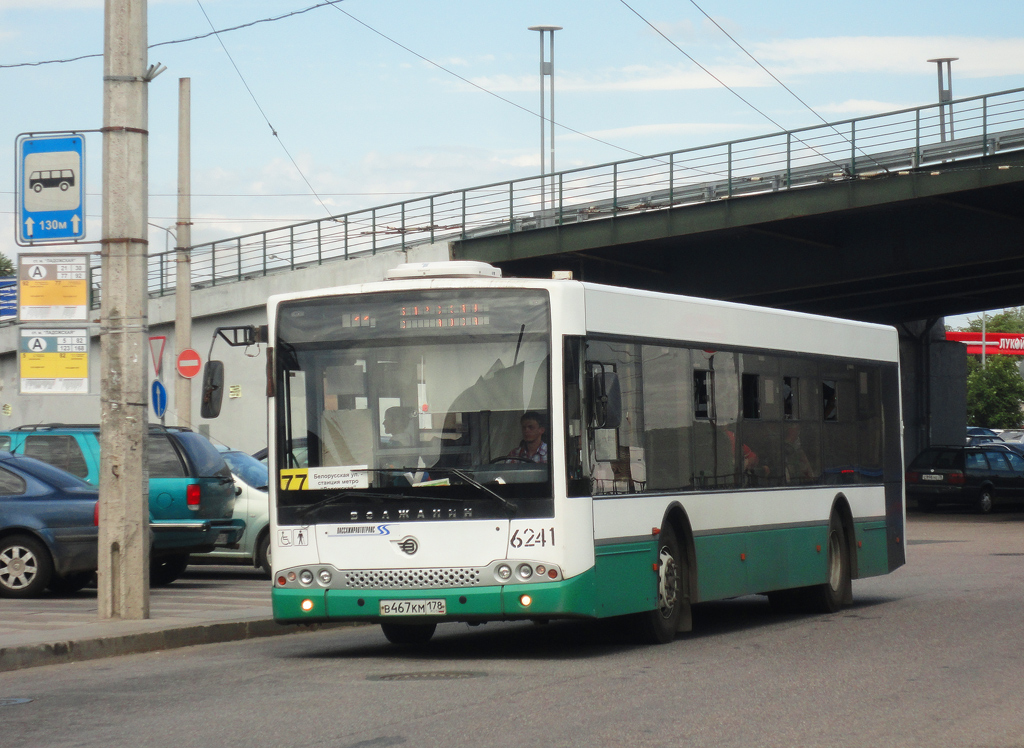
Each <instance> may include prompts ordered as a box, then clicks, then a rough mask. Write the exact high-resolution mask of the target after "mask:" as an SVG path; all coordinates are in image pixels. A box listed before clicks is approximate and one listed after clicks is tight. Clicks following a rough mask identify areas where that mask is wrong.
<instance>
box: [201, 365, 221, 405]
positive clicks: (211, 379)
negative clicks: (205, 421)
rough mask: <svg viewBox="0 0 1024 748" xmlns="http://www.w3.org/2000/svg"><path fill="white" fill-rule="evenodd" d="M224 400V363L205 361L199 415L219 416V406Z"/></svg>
mask: <svg viewBox="0 0 1024 748" xmlns="http://www.w3.org/2000/svg"><path fill="white" fill-rule="evenodd" d="M223 399H224V362H223V361H207V362H206V366H204V367H203V398H202V400H201V402H200V405H199V415H200V416H202V417H203V418H216V417H217V416H219V415H220V404H221V401H222V400H223Z"/></svg>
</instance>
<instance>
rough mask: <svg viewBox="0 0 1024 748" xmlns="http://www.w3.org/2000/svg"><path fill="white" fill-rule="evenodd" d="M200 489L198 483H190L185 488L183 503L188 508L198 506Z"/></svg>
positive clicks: (196, 507)
mask: <svg viewBox="0 0 1024 748" xmlns="http://www.w3.org/2000/svg"><path fill="white" fill-rule="evenodd" d="M200 493H201V489H200V488H199V484H198V483H190V484H189V486H188V488H187V489H186V490H185V503H186V504H188V508H189V509H198V508H199V494H200Z"/></svg>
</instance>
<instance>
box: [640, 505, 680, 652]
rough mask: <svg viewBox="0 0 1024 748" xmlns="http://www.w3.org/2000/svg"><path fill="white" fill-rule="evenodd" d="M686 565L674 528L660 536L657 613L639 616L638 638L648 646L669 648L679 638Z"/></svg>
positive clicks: (663, 529)
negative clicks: (658, 645)
mask: <svg viewBox="0 0 1024 748" xmlns="http://www.w3.org/2000/svg"><path fill="white" fill-rule="evenodd" d="M686 574H687V569H686V562H685V561H684V559H683V555H682V552H681V551H680V548H679V539H678V538H677V537H676V533H675V530H673V529H672V526H671V525H666V526H665V527H663V528H662V530H661V532H660V533H659V535H658V591H657V597H658V604H657V607H656V608H655V609H654V610H651V611H648V612H646V613H640V614H639V615H638V616H637V623H638V624H639V632H638V633H639V634H640V638H641V640H642V641H644V642H646V643H648V644H667V643H668V642H670V641H672V640H673V639H675V638H676V632H677V631H679V628H680V624H681V623H682V621H683V616H684V614H685V613H686V606H687V605H688V604H689V603H688V600H687V597H686Z"/></svg>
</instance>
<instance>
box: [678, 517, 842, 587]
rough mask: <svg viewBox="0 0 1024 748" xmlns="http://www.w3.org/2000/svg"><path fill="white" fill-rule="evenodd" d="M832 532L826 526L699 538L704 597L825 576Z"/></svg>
mask: <svg viewBox="0 0 1024 748" xmlns="http://www.w3.org/2000/svg"><path fill="white" fill-rule="evenodd" d="M827 535H828V528H827V527H825V526H820V527H797V528H786V529H782V530H763V531H759V532H745V533H727V534H722V535H705V536H703V537H698V538H696V539H695V541H694V544H695V546H696V552H697V587H698V600H721V599H724V598H728V597H738V596H739V595H750V594H754V593H757V592H766V591H768V590H780V589H788V588H791V587H805V586H807V585H811V584H820V583H821V582H824V581H825V571H826V550H825V541H826V538H827Z"/></svg>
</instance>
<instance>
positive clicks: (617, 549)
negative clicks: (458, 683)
mask: <svg viewBox="0 0 1024 748" xmlns="http://www.w3.org/2000/svg"><path fill="white" fill-rule="evenodd" d="M268 319H269V343H270V351H269V355H270V360H269V361H268V395H269V397H270V423H271V427H270V445H269V449H270V471H271V475H272V476H273V478H272V479H271V481H270V485H271V489H270V508H271V538H272V543H273V548H272V554H271V555H272V560H273V610H274V617H275V619H276V620H277V621H279V622H282V623H311V622H325V621H362V622H371V623H379V624H380V625H381V626H382V627H383V631H384V633H385V635H386V636H387V638H388V639H389V640H390V641H392V642H396V643H422V642H425V641H427V640H428V639H429V638H430V637H431V636H432V635H433V633H434V630H435V627H436V625H437V624H438V623H439V622H445V621H464V622H469V623H481V622H486V621H508V620H535V621H547V620H552V619H568V618H576V619H596V618H608V617H612V616H631V617H632V620H633V621H634V622H635V623H636V624H637V630H638V631H639V632H640V633H641V634H642V636H643V637H644V638H645V639H647V640H649V641H652V642H666V641H670V640H671V639H672V638H673V637H674V636H675V634H676V632H677V631H686V630H689V627H690V626H691V613H690V611H691V606H692V605H693V604H695V603H700V602H704V601H709V600H720V599H724V598H732V597H737V596H741V595H749V594H766V595H768V597H769V599H770V600H771V601H772V604H773V605H776V604H778V605H781V606H790V607H791V606H795V605H798V606H801V607H804V608H807V607H810V608H813V609H817V610H821V611H827V612H831V611H834V610H836V609H838V608H839V607H840V606H841V605H843V604H845V603H849V602H850V601H851V599H852V598H851V594H852V590H851V582H852V580H854V579H859V578H863V577H870V576H875V575H880V574H886V573H888V572H891V571H893V570H894V569H896V568H897V567H899V566H901V565H902V564H903V563H904V560H905V556H904V538H903V533H904V526H905V521H906V513H905V502H904V490H903V469H902V468H903V459H902V447H901V415H900V396H899V391H900V384H899V382H900V376H899V366H898V353H899V352H898V340H897V334H896V332H895V330H893V329H892V328H888V327H882V326H878V325H870V324H862V323H857V322H850V321H845V320H838V319H829V318H825V317H818V316H811V315H806V314H797V313H792V312H786V311H780V310H776V309H762V308H756V307H750V306H743V305H738V304H730V303H724V302H716V301H708V300H705V299H697V298H689V297H683V296H672V295H668V294H662V293H653V292H648V291H638V290H631V289H626V288H617V287H611V286H601V285H595V284H590V283H583V282H577V281H573V280H530V279H518V278H517V279H512V278H502V277H501V275H500V272H499V271H497V270H496V269H494V268H492V267H491V266H489V265H484V264H482V263H468V262H456V263H436V264H434V263H428V264H424V265H403V266H400V267H399V268H397V269H396V270H394V271H392V272H391V273H390V274H389V278H388V280H385V281H382V282H376V283H366V284H362V285H356V286H348V287H342V288H333V289H327V290H320V291H316V292H308V293H293V294H287V295H281V296H274V297H272V298H270V300H269V305H268ZM538 434H539V439H538ZM300 446H301V447H303V448H304V453H303V454H302V459H299V458H298V457H297V453H298V449H297V448H298V447H300Z"/></svg>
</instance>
